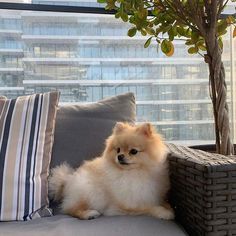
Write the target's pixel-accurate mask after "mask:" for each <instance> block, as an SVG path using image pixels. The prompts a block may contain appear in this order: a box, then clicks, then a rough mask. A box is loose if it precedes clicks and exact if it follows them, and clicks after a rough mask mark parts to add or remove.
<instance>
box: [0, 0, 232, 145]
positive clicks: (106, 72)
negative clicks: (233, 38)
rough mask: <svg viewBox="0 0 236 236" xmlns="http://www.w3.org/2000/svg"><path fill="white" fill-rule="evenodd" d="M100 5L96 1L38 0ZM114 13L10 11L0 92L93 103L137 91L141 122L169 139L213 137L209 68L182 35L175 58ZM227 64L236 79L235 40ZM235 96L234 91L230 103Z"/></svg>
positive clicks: (5, 16) (0, 27)
mask: <svg viewBox="0 0 236 236" xmlns="http://www.w3.org/2000/svg"><path fill="white" fill-rule="evenodd" d="M34 3H39V4H61V5H77V6H91V7H92V6H98V4H97V3H96V2H95V0H87V1H73V0H72V1H59V0H55V1H54V0H51V1H46V0H45V1H44V0H33V1H32V4H34ZM128 29H129V26H128V25H127V23H126V24H124V23H122V22H121V21H120V20H117V19H115V17H114V16H113V15H98V14H82V13H80V14H79V13H58V12H30V11H6V10H4V11H3V10H2V11H1V14H0V94H1V95H6V96H8V97H16V96H19V95H25V94H31V93H35V92H46V91H51V90H60V91H61V102H62V103H71V102H93V101H97V100H99V99H102V98H105V97H108V96H112V95H116V94H120V93H125V92H128V91H130V92H134V93H135V95H136V102H137V122H144V121H150V122H152V123H153V124H154V125H156V126H157V129H158V130H159V132H161V133H162V135H163V136H164V137H165V138H166V139H167V140H170V141H177V140H178V141H182V142H185V143H187V144H190V143H195V142H197V143H199V141H200V140H203V142H206V143H209V142H211V141H212V140H214V129H213V124H214V121H213V120H214V119H213V114H212V105H211V100H210V97H209V87H208V68H207V65H206V64H205V63H204V60H203V58H201V57H200V56H198V55H195V56H193V55H191V56H190V55H188V53H187V50H186V47H185V45H184V43H183V41H182V40H179V41H176V42H175V54H174V56H173V57H166V56H164V55H163V54H162V53H161V51H160V50H159V48H158V46H157V44H156V43H155V42H153V43H152V44H151V45H150V47H149V48H147V49H145V48H144V47H143V45H144V42H145V40H146V39H145V38H144V37H143V36H141V35H137V36H136V37H134V38H129V37H128V36H127V30H128ZM224 61H225V66H226V76H227V78H228V84H229V86H230V85H231V84H230V78H231V77H230V75H231V70H232V68H231V67H230V63H229V61H230V45H229V40H227V39H226V40H225V48H224ZM230 101H231V93H230V92H229V102H230Z"/></svg>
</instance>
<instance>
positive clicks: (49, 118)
mask: <svg viewBox="0 0 236 236" xmlns="http://www.w3.org/2000/svg"><path fill="white" fill-rule="evenodd" d="M58 99H59V93H58V92H51V93H45V94H34V95H30V96H23V97H18V98H17V99H6V100H3V99H0V220H1V221H10V220H28V219H32V218H36V217H40V216H45V213H46V215H48V214H49V215H50V211H49V209H48V208H47V206H48V196H47V195H48V194H47V191H48V186H47V177H48V172H49V164H50V160H51V150H52V144H53V137H54V124H55V116H56V110H57V104H58Z"/></svg>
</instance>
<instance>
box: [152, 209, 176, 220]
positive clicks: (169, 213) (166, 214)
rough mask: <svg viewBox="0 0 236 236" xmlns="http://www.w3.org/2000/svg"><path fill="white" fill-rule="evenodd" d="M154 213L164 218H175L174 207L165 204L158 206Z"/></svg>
mask: <svg viewBox="0 0 236 236" xmlns="http://www.w3.org/2000/svg"><path fill="white" fill-rule="evenodd" d="M152 215H153V216H154V217H157V218H159V219H163V220H173V219H174V218H175V214H174V211H173V209H172V208H165V207H163V206H157V207H155V208H154V209H153V210H152Z"/></svg>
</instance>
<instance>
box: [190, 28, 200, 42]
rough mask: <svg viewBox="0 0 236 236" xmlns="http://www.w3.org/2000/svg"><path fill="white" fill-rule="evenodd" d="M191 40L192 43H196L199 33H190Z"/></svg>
mask: <svg viewBox="0 0 236 236" xmlns="http://www.w3.org/2000/svg"><path fill="white" fill-rule="evenodd" d="M191 39H192V41H193V42H197V40H198V39H199V33H198V32H196V31H192V32H191Z"/></svg>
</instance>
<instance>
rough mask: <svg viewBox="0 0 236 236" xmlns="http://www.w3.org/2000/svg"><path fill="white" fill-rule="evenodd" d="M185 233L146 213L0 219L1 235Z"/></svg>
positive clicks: (181, 235)
mask: <svg viewBox="0 0 236 236" xmlns="http://www.w3.org/2000/svg"><path fill="white" fill-rule="evenodd" d="M13 235H14V236H22V235H24V236H42V235H47V236H95V235H96V236H185V235H187V234H186V233H185V232H184V230H183V229H182V228H181V227H180V226H179V225H177V224H176V223H175V222H174V221H165V220H158V219H155V218H152V217H147V216H114V217H99V218H97V219H94V220H90V221H86V220H78V219H76V218H72V217H70V216H66V215H57V216H53V217H48V218H41V219H37V220H32V221H28V222H1V223H0V236H13Z"/></svg>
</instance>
